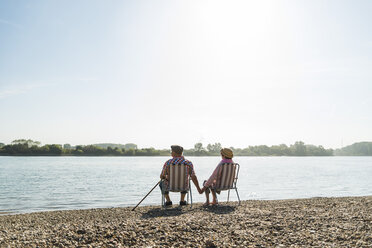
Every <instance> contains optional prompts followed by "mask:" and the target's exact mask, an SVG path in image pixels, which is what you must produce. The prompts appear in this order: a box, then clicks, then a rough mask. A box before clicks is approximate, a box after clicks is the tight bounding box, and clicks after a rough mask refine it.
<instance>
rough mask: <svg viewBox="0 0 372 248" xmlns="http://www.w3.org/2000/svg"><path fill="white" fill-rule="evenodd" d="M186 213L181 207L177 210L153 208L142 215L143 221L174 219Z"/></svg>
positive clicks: (176, 208)
mask: <svg viewBox="0 0 372 248" xmlns="http://www.w3.org/2000/svg"><path fill="white" fill-rule="evenodd" d="M183 213H184V210H182V208H180V207H175V208H166V209H163V208H153V209H150V210H149V211H147V212H145V213H143V214H142V218H143V219H150V218H156V217H173V216H180V215H181V214H183Z"/></svg>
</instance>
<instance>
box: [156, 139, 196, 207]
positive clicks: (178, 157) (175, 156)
mask: <svg viewBox="0 0 372 248" xmlns="http://www.w3.org/2000/svg"><path fill="white" fill-rule="evenodd" d="M171 149H172V158H171V159H169V160H168V161H166V162H165V164H164V166H163V170H162V172H161V174H160V178H161V179H164V180H163V181H162V182H161V183H160V185H159V186H160V189H162V191H163V188H164V197H165V199H166V202H165V206H171V205H172V201H171V199H170V197H169V185H168V184H169V178H168V176H169V171H170V166H171V165H172V164H185V165H186V166H187V174H188V175H189V176H191V180H192V181H193V183H194V184H195V187H196V188H197V190H198V192H199V193H200V192H201V189H200V187H199V182H198V179H197V177H196V175H195V171H194V166H193V164H192V162H191V161H189V160H187V159H185V158H184V157H183V156H182V153H183V148H182V147H181V146H178V145H173V146H171ZM188 175H185V176H186V177H187V178H185V179H183V180H186V181H187V185H188V182H189V181H188V180H187V179H188ZM188 186H189V187H190V185H188ZM186 193H187V191H181V200H180V205H181V206H182V205H186V201H185V196H186Z"/></svg>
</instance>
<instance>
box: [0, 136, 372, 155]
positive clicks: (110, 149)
mask: <svg viewBox="0 0 372 248" xmlns="http://www.w3.org/2000/svg"><path fill="white" fill-rule="evenodd" d="M221 148H222V146H221V144H220V143H214V144H208V145H207V146H206V147H204V146H203V144H202V143H196V144H195V145H194V148H192V149H185V151H184V154H185V155H186V156H219V155H220V150H221ZM231 149H232V150H233V151H234V155H235V156H333V155H372V142H362V143H356V144H354V145H352V146H349V147H345V148H342V149H338V150H336V151H334V150H333V149H325V148H324V147H323V146H314V145H307V144H305V143H304V142H302V141H298V142H296V143H295V144H293V145H290V146H287V145H285V144H281V145H274V146H266V145H260V146H249V147H247V148H234V147H231ZM0 155H4V156H170V150H169V149H162V150H158V149H155V148H143V149H138V147H137V145H136V144H133V143H128V144H125V145H122V144H113V143H100V144H93V145H85V146H83V145H77V146H71V145H70V144H64V145H59V144H46V145H43V146H41V143H40V142H38V141H33V140H30V139H28V140H26V139H18V140H14V141H13V142H12V143H11V144H8V145H5V144H4V143H0Z"/></svg>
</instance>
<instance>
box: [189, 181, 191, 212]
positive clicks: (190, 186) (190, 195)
mask: <svg viewBox="0 0 372 248" xmlns="http://www.w3.org/2000/svg"><path fill="white" fill-rule="evenodd" d="M189 192H190V208H192V193H191V185H190V189H189Z"/></svg>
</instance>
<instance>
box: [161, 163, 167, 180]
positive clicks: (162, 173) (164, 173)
mask: <svg viewBox="0 0 372 248" xmlns="http://www.w3.org/2000/svg"><path fill="white" fill-rule="evenodd" d="M166 178H167V164H164V166H163V169H162V170H161V173H160V179H166Z"/></svg>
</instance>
